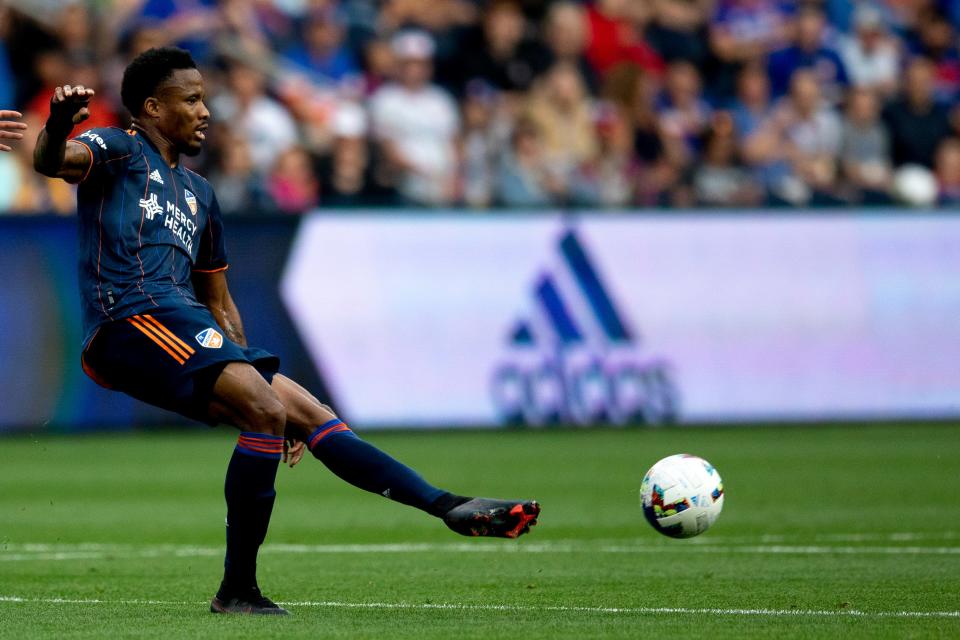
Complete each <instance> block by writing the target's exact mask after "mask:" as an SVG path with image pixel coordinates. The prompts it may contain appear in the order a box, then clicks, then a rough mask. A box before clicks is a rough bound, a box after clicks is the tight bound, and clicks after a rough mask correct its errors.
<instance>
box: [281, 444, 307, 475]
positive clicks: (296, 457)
mask: <svg viewBox="0 0 960 640" xmlns="http://www.w3.org/2000/svg"><path fill="white" fill-rule="evenodd" d="M306 448H307V447H306V445H304V443H303V442H302V441H301V440H289V439H285V440H284V441H283V463H284V464H286V465H289V466H290V468H291V469H292V468H293V467H295V466H297V463H298V462H300V459H301V458H303V452H304V450H305V449H306Z"/></svg>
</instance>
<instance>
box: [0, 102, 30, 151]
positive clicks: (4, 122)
mask: <svg viewBox="0 0 960 640" xmlns="http://www.w3.org/2000/svg"><path fill="white" fill-rule="evenodd" d="M22 117H23V114H22V113H20V112H19V111H11V110H9V109H0V140H22V139H23V133H21V132H22V131H23V130H24V129H26V128H27V125H26V123H23V122H15V121H14V120H10V119H9V118H22ZM0 151H12V148H11V147H10V146H9V145H5V144H3V143H0Z"/></svg>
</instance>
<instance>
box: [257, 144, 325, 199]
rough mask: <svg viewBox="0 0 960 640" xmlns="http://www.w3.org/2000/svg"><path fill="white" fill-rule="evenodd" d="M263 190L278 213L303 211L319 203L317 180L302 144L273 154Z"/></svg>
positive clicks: (318, 184) (318, 183)
mask: <svg viewBox="0 0 960 640" xmlns="http://www.w3.org/2000/svg"><path fill="white" fill-rule="evenodd" d="M267 190H268V191H269V193H270V197H271V198H272V199H273V204H274V206H275V207H276V208H277V209H278V210H279V211H280V212H282V213H304V212H306V211H307V210H308V209H311V208H313V207H316V206H317V204H319V202H320V182H319V180H317V177H316V175H315V174H314V172H313V162H312V161H311V159H310V155H309V154H308V153H307V152H306V150H305V149H303V147H296V146H295V147H289V148H288V149H286V150H285V151H283V152H282V153H281V154H280V155H279V156H277V161H276V164H275V165H274V167H273V170H272V171H271V172H270V177H269V179H268V180H267Z"/></svg>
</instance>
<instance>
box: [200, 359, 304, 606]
mask: <svg viewBox="0 0 960 640" xmlns="http://www.w3.org/2000/svg"><path fill="white" fill-rule="evenodd" d="M209 414H210V417H211V418H213V419H216V420H218V421H220V422H226V423H228V424H232V425H234V426H235V427H237V428H239V429H240V431H241V433H240V437H239V439H238V440H237V446H236V447H235V448H234V451H233V456H232V457H231V458H230V465H229V466H228V467H227V478H226V482H225V483H224V496H225V497H226V501H227V553H226V558H225V560H224V574H223V582H222V583H221V584H220V589H219V590H218V591H217V595H216V597H215V598H214V599H213V600H212V601H211V603H210V610H211V611H212V612H214V613H255V614H268V615H269V614H280V615H283V614H286V613H287V611H286V610H285V609H282V608H281V607H278V606H277V605H276V604H274V603H273V602H271V601H270V600H269V599H268V598H265V597H264V596H263V595H262V594H261V593H260V589H259V587H258V585H257V552H258V551H259V549H260V545H261V544H263V541H264V538H265V537H266V535H267V527H268V525H269V524H270V514H271V513H272V511H273V502H274V498H275V497H276V491H275V490H274V481H275V479H276V476H277V467H278V465H279V464H280V457H281V455H282V453H283V441H284V435H283V433H284V429H285V425H286V412H285V410H284V408H283V403H281V402H280V400H279V398H277V395H276V393H274V392H273V390H272V389H271V388H270V385H269V384H268V383H267V381H266V380H265V379H264V378H263V376H262V375H261V374H260V373H259V372H258V371H257V370H256V369H255V368H254V367H252V366H251V365H249V364H247V363H241V362H231V363H230V364H228V365H227V366H226V367H225V368H224V369H223V371H222V373H221V374H220V375H219V377H218V378H217V381H216V383H215V384H214V386H213V394H212V400H211V403H210V408H209Z"/></svg>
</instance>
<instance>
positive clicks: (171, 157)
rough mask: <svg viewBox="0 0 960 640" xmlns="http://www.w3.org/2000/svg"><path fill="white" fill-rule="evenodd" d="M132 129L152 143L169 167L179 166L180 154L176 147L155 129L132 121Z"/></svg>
mask: <svg viewBox="0 0 960 640" xmlns="http://www.w3.org/2000/svg"><path fill="white" fill-rule="evenodd" d="M132 126H133V128H134V129H136V130H137V131H139V132H140V134H141V135H143V136H144V137H145V138H147V139H148V140H149V141H150V142H152V143H153V146H154V147H156V148H157V151H159V152H160V156H161V157H162V158H163V160H164V162H166V163H167V165H169V166H170V167H176V166H177V165H178V164H180V152H178V151H177V147H176V146H175V145H174V144H173V143H172V142H171V141H170V140H169V139H167V137H166V136H164V135H163V134H162V133H160V131H159V130H158V129H157V128H156V127H151V126H150V125H144V124H143V123H141V122H137V121H136V120H134V121H133V125H132Z"/></svg>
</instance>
